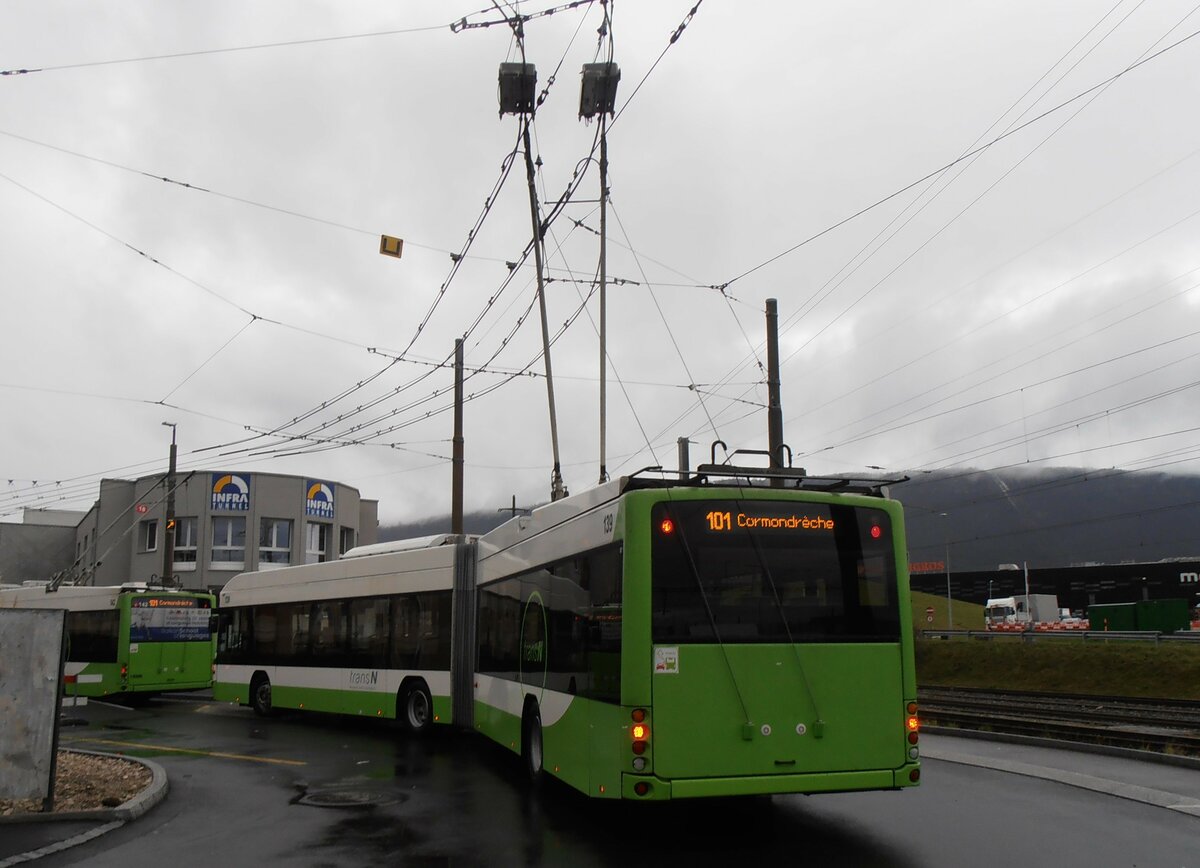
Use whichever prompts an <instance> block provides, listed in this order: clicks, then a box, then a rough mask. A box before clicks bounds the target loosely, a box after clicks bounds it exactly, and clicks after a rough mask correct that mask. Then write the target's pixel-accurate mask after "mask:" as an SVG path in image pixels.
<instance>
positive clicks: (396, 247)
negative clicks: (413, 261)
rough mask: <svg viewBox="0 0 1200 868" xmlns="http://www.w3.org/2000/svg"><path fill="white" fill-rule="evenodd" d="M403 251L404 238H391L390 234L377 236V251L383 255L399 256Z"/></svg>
mask: <svg viewBox="0 0 1200 868" xmlns="http://www.w3.org/2000/svg"><path fill="white" fill-rule="evenodd" d="M403 251H404V239H403V238H393V237H392V236H390V235H380V236H379V252H380V253H382V254H383V255H384V256H394V257H396V258H397V259H399V258H400V254H401V253H402V252H403Z"/></svg>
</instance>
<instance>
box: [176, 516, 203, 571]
mask: <svg viewBox="0 0 1200 868" xmlns="http://www.w3.org/2000/svg"><path fill="white" fill-rule="evenodd" d="M196 526H197V519H196V517H195V516H194V515H193V516H185V517H184V518H176V519H175V557H174V560H175V569H176V570H181V571H183V572H188V571H189V570H195V569H196V542H197V536H198V534H197V530H196Z"/></svg>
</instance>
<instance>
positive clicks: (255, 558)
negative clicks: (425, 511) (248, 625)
mask: <svg viewBox="0 0 1200 868" xmlns="http://www.w3.org/2000/svg"><path fill="white" fill-rule="evenodd" d="M174 514H175V520H174V528H173V529H171V530H170V531H168V529H167V528H166V520H167V496H166V486H165V480H164V477H163V475H161V474H159V475H156V476H144V477H142V478H140V479H133V480H129V479H105V480H102V481H101V483H100V498H99V500H97V501H96V503H95V505H93V506H92V508H91V509H90V510H89V511H88V512H87V513H86V514H85V515H84V516H83V518H82V520H79V521H78V524H76V525H75V527H74V529H73V534H74V536H73V539H72V540H71V542H72V543H73V545H74V550H73V551H71V550H70V548H69V547H68V550H67V555H66V558H65V562H62V563H57V565H56V566H55V565H54V564H52V563H51V561H53V560H54V557H50V556H49V555H47V557H44V558H42V560H41V561H39V562H38V563H39V568H41V569H45V567H47V566H52V567H53V568H52V569H48V570H46V571H45V573H44V574H43V575H40V576H22V578H23V579H36V578H41V579H46V578H49V577H50V574H52V573H53V572H54V571H56V570H58V569H65V568H73V572H74V573H76V574H77V575H78V576H80V577H82V578H83V580H84V581H86V583H87V584H91V585H119V584H123V583H125V582H148V581H152V580H158V579H159V577H161V576H162V574H163V555H164V553H163V543H164V534H165V533H168V532H171V533H173V534H174V543H175V549H174V558H173V565H172V578H173V579H174V580H175V581H176V582H178V583H179V584H180V585H182V586H183V587H184V588H189V589H207V590H218V589H220V588H221V587H223V586H224V584H225V582H227V581H228V580H229V579H230V578H232V577H233V576H234V575H236V574H237V573H240V572H245V571H249V570H265V569H278V568H279V567H285V566H290V565H293V564H305V563H317V562H320V561H326V560H333V559H336V558H337V557H338V556H339V555H341V554H343V553H344V552H346V551H347V550H348V549H351V548H353V547H354V546H356V545H368V544H371V543H374V542H376V541H377V533H378V528H379V520H378V514H379V503H378V501H375V500H365V499H363V498H362V497H360V496H359V492H358V489H355V488H351V487H350V486H348V485H342V484H341V483H338V482H331V481H329V480H321V479H314V478H312V477H305V476H286V475H283V474H278V473H243V472H239V471H236V470H197V471H191V472H186V471H184V472H180V473H178V474H177V475H176V488H175V509H174ZM11 527H21V526H20V525H11ZM61 535H62V534H61V531H60V532H59V536H61ZM56 539H57V538H56ZM61 544H62V541H61V540H58V541H57V543H56V546H57V548H56V552H59V554H58V556H59V557H61V552H60V551H59V550H60V549H61ZM68 546H69V544H68ZM27 547H28V546H27V545H26V546H25V548H27ZM0 548H3V538H0ZM22 556H23V557H24V559H25V560H26V561H29V560H30V557H29V553H28V552H24V550H23V555H22ZM47 558H49V559H47ZM3 562H4V561H3V560H2V559H0V563H3Z"/></svg>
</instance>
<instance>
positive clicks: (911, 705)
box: [905, 702, 917, 716]
mask: <svg viewBox="0 0 1200 868" xmlns="http://www.w3.org/2000/svg"><path fill="white" fill-rule="evenodd" d="M905 710H906V711H907V712H908V713H909V714H910V715H913V716H915V715H916V713H917V704H916V703H915V702H910V703H909V704H908V707H907V708H906V709H905Z"/></svg>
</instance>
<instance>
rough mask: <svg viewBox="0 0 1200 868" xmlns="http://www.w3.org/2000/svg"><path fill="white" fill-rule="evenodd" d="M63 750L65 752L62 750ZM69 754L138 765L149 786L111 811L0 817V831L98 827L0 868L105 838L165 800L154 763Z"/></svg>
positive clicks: (163, 777) (163, 776)
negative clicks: (74, 825) (27, 827)
mask: <svg viewBox="0 0 1200 868" xmlns="http://www.w3.org/2000/svg"><path fill="white" fill-rule="evenodd" d="M63 750H67V748H63ZM70 750H71V752H72V753H81V754H89V755H91V756H104V757H111V758H113V759H121V760H127V761H128V762H136V763H141V764H142V765H143V766H145V767H146V768H148V769H149V770H150V774H151V778H150V785H149V786H148V787H146V789H144V790H142V791H141V792H140V793H138V794H137V795H136V796H134V797H133V798H132V799H130V800H129V801H127V802H125V803H123V804H121V805H118V806H117V807H115V808H99V809H97V810H94V811H63V812H61V813H57V814H20V815H14V816H9V817H0V827H2V826H15V825H20V824H25V823H66V822H75V823H78V822H81V821H83V822H86V821H89V820H91V821H95V822H97V823H100V824H101V825H99V826H96V827H95V828H92V829H89V830H87V831H86V832H83V833H81V834H78V835H75V836H73V837H71V838H67V839H65V840H63V841H58V842H56V843H54V844H49V845H47V846H45V847H42V848H41V849H38V850H31V851H29V852H27V853H18V854H16V855H15V856H9V857H7V858H5V859H0V868H9V866H11V865H19V864H21V863H23V862H32V861H33V860H34V859H40V858H42V857H43V856H50V855H52V854H54V853H60V852H62V851H63V850H67V849H69V848H71V847H76V846H78V845H80V844H86V843H87V842H88V841H92V840H94V839H96V838H99V837H100V836H101V835H105V834H107V833H109V832H112V831H114V830H115V829H119V828H121V827H122V826H124V825H125V824H126V823H129V822H132V821H133V820H136V819H137V818H138V817H140V816H142V815H143V814H145V813H146V812H147V811H149V810H150V809H151V808H153V807H154V806H155V805H157V804H158V803H159V802H161V801H162V800H163V799H165V798H166V797H167V791H168V790H169V789H170V784H169V782H168V780H167V773H166V771H165V770H164V769H163V767H162V766H160V765H159V764H158V763H155V762H151V761H150V760H146V759H141V758H139V757H132V756H123V755H120V754H113V753H105V752H102V751H95V750H76V749H74V748H71V749H70Z"/></svg>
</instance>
